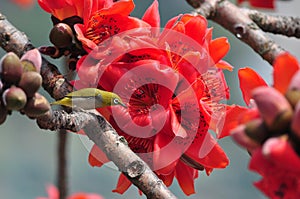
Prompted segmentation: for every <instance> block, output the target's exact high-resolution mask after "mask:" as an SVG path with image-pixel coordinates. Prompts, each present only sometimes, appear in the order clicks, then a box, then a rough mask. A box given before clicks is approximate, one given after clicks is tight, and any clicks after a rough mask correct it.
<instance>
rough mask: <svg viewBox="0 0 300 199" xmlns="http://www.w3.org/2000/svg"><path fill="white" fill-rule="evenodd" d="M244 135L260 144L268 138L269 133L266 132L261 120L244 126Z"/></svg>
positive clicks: (252, 121)
mask: <svg viewBox="0 0 300 199" xmlns="http://www.w3.org/2000/svg"><path fill="white" fill-rule="evenodd" d="M245 133H246V135H247V136H249V137H250V138H251V139H253V140H255V141H256V142H258V143H260V144H262V143H263V142H264V141H265V140H266V139H267V138H268V137H269V136H270V132H268V129H267V127H266V125H265V123H264V121H263V120H262V119H261V118H258V119H255V120H251V121H250V122H248V123H247V124H246V128H245Z"/></svg>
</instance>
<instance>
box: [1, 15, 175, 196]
mask: <svg viewBox="0 0 300 199" xmlns="http://www.w3.org/2000/svg"><path fill="white" fill-rule="evenodd" d="M0 47H2V48H3V49H4V50H6V51H7V52H9V51H12V52H15V53H16V54H17V55H19V56H21V55H22V54H24V53H25V52H26V51H27V50H30V49H32V48H34V47H33V45H32V44H31V43H30V41H29V39H28V38H27V36H26V35H25V34H24V33H21V32H20V31H19V30H18V29H17V28H16V27H14V26H13V25H12V24H11V23H10V22H9V21H8V20H7V19H6V18H5V17H4V15H2V14H1V13H0ZM42 61H43V63H42V68H41V75H42V77H43V87H44V89H45V90H46V91H47V92H48V93H49V94H50V95H51V96H52V97H53V98H54V99H60V98H62V97H63V96H65V95H66V94H67V93H69V92H71V91H72V90H73V87H72V85H70V83H69V82H68V81H67V80H66V79H65V78H64V77H63V75H61V73H60V72H59V70H58V69H57V67H56V66H54V65H53V64H51V63H50V62H48V61H47V60H46V59H45V58H43V60H42ZM37 122H38V125H39V126H40V127H41V128H43V129H50V130H58V129H67V130H71V131H74V132H77V131H79V130H80V129H82V128H83V129H84V130H85V133H86V135H87V136H88V137H89V138H90V139H91V140H92V141H93V142H94V143H95V144H96V145H97V146H98V147H99V148H101V149H102V150H103V152H104V153H105V154H106V155H107V157H108V158H109V159H110V160H111V161H113V162H114V163H115V164H116V165H117V166H118V168H119V169H120V171H122V172H123V173H124V174H125V175H126V176H127V177H128V179H129V180H130V181H131V182H132V183H133V184H134V185H136V186H137V187H138V188H139V189H140V190H141V191H142V192H143V193H144V194H145V195H146V196H147V198H150V199H164V198H165V199H176V196H174V195H173V194H172V193H171V192H170V191H169V190H168V188H167V187H166V186H165V185H164V183H163V182H162V181H161V180H160V179H159V178H158V177H157V176H156V175H155V174H154V173H153V172H152V171H151V169H150V168H149V167H148V166H147V164H146V163H145V162H144V161H143V160H141V159H140V158H139V157H138V156H137V155H136V154H135V153H133V152H132V151H131V150H130V148H129V147H128V146H127V145H126V140H125V139H124V138H122V137H120V136H119V135H118V134H117V132H116V131H115V130H114V129H113V128H112V126H111V125H110V124H109V123H108V122H107V121H106V120H105V119H104V118H103V117H102V116H100V115H95V114H91V113H88V112H83V111H73V112H72V113H70V114H68V113H67V112H66V111H53V112H52V111H49V114H48V115H46V116H44V117H41V118H39V119H38V120H37Z"/></svg>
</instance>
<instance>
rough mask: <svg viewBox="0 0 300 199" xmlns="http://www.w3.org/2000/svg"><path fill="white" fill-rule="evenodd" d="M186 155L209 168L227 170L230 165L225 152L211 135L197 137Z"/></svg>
mask: <svg viewBox="0 0 300 199" xmlns="http://www.w3.org/2000/svg"><path fill="white" fill-rule="evenodd" d="M185 154H186V155H187V156H189V157H190V158H192V159H193V160H195V161H196V162H198V163H199V164H201V165H203V166H204V167H208V168H225V167H226V166H227V165H228V164H229V160H228V158H227V156H226V154H225V152H224V151H223V149H222V148H221V147H220V146H219V144H218V143H217V141H216V140H215V138H213V137H212V135H211V134H210V133H206V135H205V134H203V133H202V134H199V135H197V136H196V137H195V138H194V140H193V143H192V145H191V146H190V148H189V149H188V150H187V151H186V152H185Z"/></svg>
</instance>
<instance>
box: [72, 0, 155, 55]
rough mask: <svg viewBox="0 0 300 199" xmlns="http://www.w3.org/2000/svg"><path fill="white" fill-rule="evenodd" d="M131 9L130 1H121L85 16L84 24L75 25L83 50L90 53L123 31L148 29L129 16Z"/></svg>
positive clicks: (132, 6)
mask: <svg viewBox="0 0 300 199" xmlns="http://www.w3.org/2000/svg"><path fill="white" fill-rule="evenodd" d="M133 8H134V3H133V1H132V0H123V1H118V2H116V3H113V4H112V5H111V6H109V7H105V8H102V9H98V10H97V11H96V12H93V13H91V14H90V15H86V20H84V24H76V25H75V31H76V33H77V38H78V39H79V40H80V41H81V42H82V44H83V47H84V49H85V50H86V51H87V52H90V51H91V50H93V49H94V48H96V47H97V45H99V44H100V43H101V42H103V41H104V40H106V39H108V38H110V37H112V36H113V35H116V34H118V33H121V32H123V31H125V30H131V29H135V28H140V27H149V25H148V24H147V23H145V22H143V21H142V20H140V19H137V18H135V17H130V16H129V14H130V13H131V11H132V10H133Z"/></svg>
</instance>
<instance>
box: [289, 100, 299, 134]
mask: <svg viewBox="0 0 300 199" xmlns="http://www.w3.org/2000/svg"><path fill="white" fill-rule="evenodd" d="M291 126H292V127H291V128H292V133H293V134H294V135H296V137H297V139H299V140H300V102H298V103H297V105H296V108H295V113H294V117H293V120H292V125H291Z"/></svg>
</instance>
